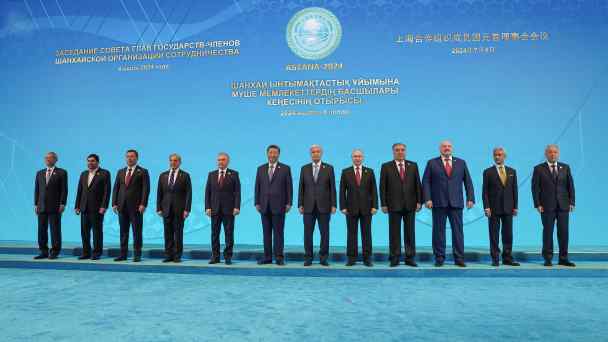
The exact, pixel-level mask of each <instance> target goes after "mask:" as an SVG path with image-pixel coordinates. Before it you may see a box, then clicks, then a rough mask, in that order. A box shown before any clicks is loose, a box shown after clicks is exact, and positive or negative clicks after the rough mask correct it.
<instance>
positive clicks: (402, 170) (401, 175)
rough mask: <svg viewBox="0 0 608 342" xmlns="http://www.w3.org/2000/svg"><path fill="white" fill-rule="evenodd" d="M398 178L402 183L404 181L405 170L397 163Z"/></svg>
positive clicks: (401, 164)
mask: <svg viewBox="0 0 608 342" xmlns="http://www.w3.org/2000/svg"><path fill="white" fill-rule="evenodd" d="M399 177H401V180H402V181H403V180H404V179H405V168H404V167H403V163H402V162H401V163H399Z"/></svg>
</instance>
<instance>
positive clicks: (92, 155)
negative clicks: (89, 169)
mask: <svg viewBox="0 0 608 342" xmlns="http://www.w3.org/2000/svg"><path fill="white" fill-rule="evenodd" d="M89 158H93V159H95V161H96V162H98V163H99V156H98V155H96V154H95V153H91V154H89V155H88V156H87V159H89Z"/></svg>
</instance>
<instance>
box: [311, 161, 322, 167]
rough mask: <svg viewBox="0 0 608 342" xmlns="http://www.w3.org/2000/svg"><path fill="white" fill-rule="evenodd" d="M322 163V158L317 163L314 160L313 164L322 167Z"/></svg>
mask: <svg viewBox="0 0 608 342" xmlns="http://www.w3.org/2000/svg"><path fill="white" fill-rule="evenodd" d="M321 163H322V162H321V161H320V160H319V162H317V163H315V162H312V166H317V167H320V166H321Z"/></svg>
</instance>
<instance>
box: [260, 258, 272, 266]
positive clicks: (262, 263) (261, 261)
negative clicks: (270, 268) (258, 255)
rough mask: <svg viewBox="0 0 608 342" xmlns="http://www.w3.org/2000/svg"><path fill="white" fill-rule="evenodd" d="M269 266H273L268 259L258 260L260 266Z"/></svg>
mask: <svg viewBox="0 0 608 342" xmlns="http://www.w3.org/2000/svg"><path fill="white" fill-rule="evenodd" d="M267 264H272V260H268V259H260V260H258V265H267Z"/></svg>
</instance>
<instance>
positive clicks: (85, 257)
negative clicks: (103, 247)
mask: <svg viewBox="0 0 608 342" xmlns="http://www.w3.org/2000/svg"><path fill="white" fill-rule="evenodd" d="M85 259H91V256H90V255H81V256H79V257H78V260H85Z"/></svg>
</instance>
